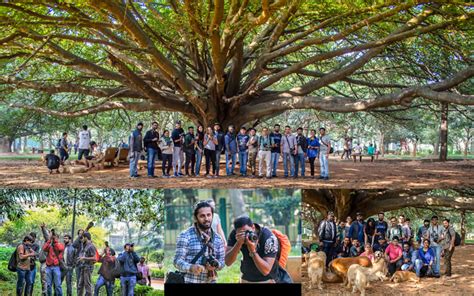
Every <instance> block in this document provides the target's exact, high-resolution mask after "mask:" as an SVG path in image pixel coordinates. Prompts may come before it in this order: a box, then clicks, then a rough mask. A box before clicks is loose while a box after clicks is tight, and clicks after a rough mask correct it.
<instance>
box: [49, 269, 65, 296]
mask: <svg viewBox="0 0 474 296" xmlns="http://www.w3.org/2000/svg"><path fill="white" fill-rule="evenodd" d="M46 285H47V295H48V296H51V295H52V293H53V285H54V295H55V296H62V295H63V288H62V287H61V270H60V268H59V266H46Z"/></svg>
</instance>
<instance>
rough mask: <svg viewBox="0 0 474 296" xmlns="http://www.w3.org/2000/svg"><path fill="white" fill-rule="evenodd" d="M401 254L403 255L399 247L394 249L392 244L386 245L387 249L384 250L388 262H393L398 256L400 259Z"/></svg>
mask: <svg viewBox="0 0 474 296" xmlns="http://www.w3.org/2000/svg"><path fill="white" fill-rule="evenodd" d="M402 253H403V250H402V247H400V246H399V245H397V246H396V247H395V246H394V245H393V244H390V245H388V247H387V249H385V254H387V255H388V257H389V258H390V260H395V259H397V258H398V257H399V256H400V258H401V256H402Z"/></svg>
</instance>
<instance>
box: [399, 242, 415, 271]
mask: <svg viewBox="0 0 474 296" xmlns="http://www.w3.org/2000/svg"><path fill="white" fill-rule="evenodd" d="M412 252H413V250H412V249H411V248H410V245H409V244H408V243H403V252H402V262H403V264H402V267H401V270H412V269H413V266H414V265H415V263H414V262H413V261H412V257H413V256H412Z"/></svg>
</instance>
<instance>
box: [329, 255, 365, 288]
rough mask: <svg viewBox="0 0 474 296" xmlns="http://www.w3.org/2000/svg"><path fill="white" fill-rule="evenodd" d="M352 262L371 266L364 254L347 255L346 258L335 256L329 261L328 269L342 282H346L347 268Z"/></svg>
mask: <svg viewBox="0 0 474 296" xmlns="http://www.w3.org/2000/svg"><path fill="white" fill-rule="evenodd" d="M353 264H357V265H360V266H363V267H372V262H371V261H370V259H369V258H368V257H366V256H359V257H348V258H336V259H334V260H332V261H331V263H329V269H330V270H331V271H332V272H333V273H335V274H336V275H337V276H338V277H340V278H341V279H342V280H343V282H344V284H347V270H349V267H350V266H351V265H353Z"/></svg>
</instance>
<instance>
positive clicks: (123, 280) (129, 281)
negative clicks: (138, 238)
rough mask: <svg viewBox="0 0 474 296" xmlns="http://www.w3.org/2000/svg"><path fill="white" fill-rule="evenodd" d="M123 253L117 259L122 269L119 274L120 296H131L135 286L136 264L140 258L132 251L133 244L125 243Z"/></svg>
mask: <svg viewBox="0 0 474 296" xmlns="http://www.w3.org/2000/svg"><path fill="white" fill-rule="evenodd" d="M123 250H124V251H123V252H122V254H120V255H119V256H118V257H117V260H118V261H119V262H120V266H121V268H122V270H121V273H120V287H121V289H122V295H124V296H133V295H134V290H135V285H136V284H137V273H138V269H137V264H138V262H140V257H138V255H137V253H135V250H134V244H132V243H126V244H125V246H124V247H123Z"/></svg>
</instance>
